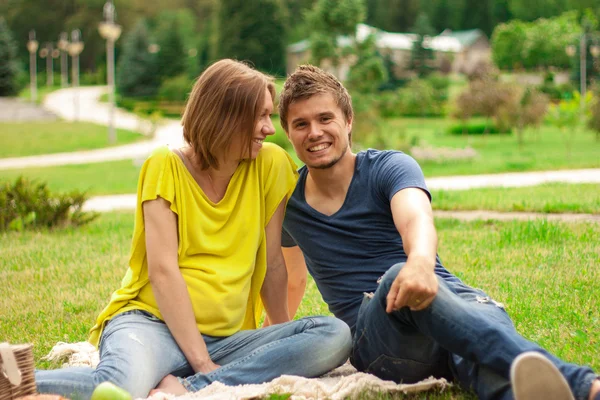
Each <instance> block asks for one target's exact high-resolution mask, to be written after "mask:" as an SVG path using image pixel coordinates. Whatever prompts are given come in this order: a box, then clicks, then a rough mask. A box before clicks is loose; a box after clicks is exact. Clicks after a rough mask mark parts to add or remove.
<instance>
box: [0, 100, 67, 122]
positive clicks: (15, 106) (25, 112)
mask: <svg viewBox="0 0 600 400" xmlns="http://www.w3.org/2000/svg"><path fill="white" fill-rule="evenodd" d="M54 120H56V115H54V114H53V113H51V112H50V111H48V110H45V109H44V108H42V107H40V106H38V105H36V104H31V103H30V102H27V101H25V100H23V99H18V98H14V97H0V122H22V121H54Z"/></svg>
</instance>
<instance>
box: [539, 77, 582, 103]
mask: <svg viewBox="0 0 600 400" xmlns="http://www.w3.org/2000/svg"><path fill="white" fill-rule="evenodd" d="M537 89H538V90H539V91H540V92H542V93H544V94H546V95H547V96H548V97H549V98H550V100H551V101H555V102H558V101H560V100H563V99H567V98H571V97H572V96H573V92H575V91H576V90H577V88H576V87H575V85H574V84H573V83H572V82H565V83H561V84H560V85H557V84H555V83H554V82H552V81H544V83H543V84H541V85H540V86H539V87H538V88H537Z"/></svg>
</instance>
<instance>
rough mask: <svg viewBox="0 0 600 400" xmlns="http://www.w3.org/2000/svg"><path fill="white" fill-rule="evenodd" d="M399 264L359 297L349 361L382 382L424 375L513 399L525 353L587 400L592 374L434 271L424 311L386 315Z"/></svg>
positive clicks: (580, 399)
mask: <svg viewBox="0 0 600 400" xmlns="http://www.w3.org/2000/svg"><path fill="white" fill-rule="evenodd" d="M403 266H404V263H401V264H396V265H394V266H392V267H391V268H390V269H389V270H388V271H387V272H386V274H385V275H384V276H383V278H382V280H381V283H380V285H379V287H378V289H377V291H376V292H375V294H374V296H373V297H372V298H370V297H369V296H367V295H365V298H364V299H363V303H362V305H361V307H360V311H359V314H358V320H357V323H356V329H355V332H354V338H353V350H352V355H351V357H350V361H351V362H352V364H353V365H354V366H355V367H356V368H357V369H358V370H359V371H365V372H369V373H372V374H374V375H377V376H378V377H380V378H382V379H388V380H393V381H396V382H404V383H413V382H417V381H419V380H422V379H425V378H428V377H429V376H435V377H445V378H450V379H451V380H456V381H458V382H459V383H460V385H461V386H462V387H463V388H465V389H467V390H474V391H475V393H477V396H478V397H479V398H480V399H512V398H513V395H512V390H511V387H510V380H509V371H510V365H511V363H512V361H513V360H514V359H515V358H516V357H517V356H518V355H519V354H521V353H523V352H525V351H537V352H540V353H543V354H544V355H545V356H546V357H548V358H549V359H550V360H551V361H552V362H553V363H554V364H555V365H556V366H557V367H558V369H559V370H560V371H561V373H562V374H563V375H564V376H565V378H566V379H567V381H568V382H569V385H570V387H571V390H572V391H573V394H574V396H575V398H576V399H577V400H587V397H588V395H589V391H590V388H591V385H592V382H593V380H594V379H596V378H597V377H596V375H595V374H594V373H593V371H592V370H591V369H590V368H587V367H580V366H577V365H574V364H568V363H565V362H564V361H561V360H560V359H558V358H556V357H554V356H553V355H551V354H549V353H548V352H547V351H546V350H544V349H542V348H541V347H540V346H538V345H537V344H535V343H533V342H530V341H528V340H526V339H524V338H523V337H522V336H521V335H519V334H518V333H517V331H516V330H515V328H514V325H513V323H512V321H511V320H510V317H509V316H508V314H507V313H506V311H505V310H504V307H503V306H502V304H500V303H497V302H495V301H494V300H492V299H490V298H489V297H488V296H487V295H486V294H485V293H484V292H483V291H481V290H479V289H474V288H471V287H469V286H467V285H465V284H464V283H462V282H461V281H460V279H458V278H457V277H455V276H454V275H452V274H450V273H449V272H448V271H447V270H445V269H444V268H441V267H436V275H437V277H438V281H439V290H438V294H437V296H436V297H435V299H434V300H433V302H432V303H431V304H430V305H429V306H428V307H427V308H426V309H424V310H421V311H411V310H410V309H409V308H407V307H404V308H402V309H400V310H397V311H394V312H392V313H391V314H387V313H386V311H385V308H386V295H387V293H388V292H389V289H390V287H391V285H392V282H393V281H394V279H395V278H396V276H397V275H398V272H399V271H400V269H401V268H402V267H403Z"/></svg>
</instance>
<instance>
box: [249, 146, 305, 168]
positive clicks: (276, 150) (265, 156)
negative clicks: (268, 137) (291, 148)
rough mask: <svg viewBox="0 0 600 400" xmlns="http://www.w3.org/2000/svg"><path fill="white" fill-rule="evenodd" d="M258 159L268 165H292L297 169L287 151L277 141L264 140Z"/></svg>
mask: <svg viewBox="0 0 600 400" xmlns="http://www.w3.org/2000/svg"><path fill="white" fill-rule="evenodd" d="M256 161H257V162H259V163H261V164H266V165H272V164H278V165H281V164H284V165H291V166H292V167H293V168H294V169H296V165H295V164H294V161H293V160H292V158H291V157H290V155H289V154H288V153H287V151H285V150H284V149H282V148H281V147H279V146H278V145H276V144H275V143H269V142H264V143H263V147H262V149H260V152H259V153H258V156H257V157H256Z"/></svg>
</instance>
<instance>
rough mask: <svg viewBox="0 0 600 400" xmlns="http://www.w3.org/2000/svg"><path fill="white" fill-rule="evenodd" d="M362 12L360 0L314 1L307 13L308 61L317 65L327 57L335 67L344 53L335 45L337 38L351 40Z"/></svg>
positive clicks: (363, 12)
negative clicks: (309, 33) (309, 51)
mask: <svg viewBox="0 0 600 400" xmlns="http://www.w3.org/2000/svg"><path fill="white" fill-rule="evenodd" d="M365 11H366V10H365V4H364V1H363V0H317V2H316V3H315V5H314V7H313V8H312V9H311V10H310V11H309V12H308V13H307V22H308V26H309V28H310V30H311V35H310V49H311V55H312V60H311V62H312V63H313V64H316V65H320V64H321V62H322V61H323V60H324V59H327V60H329V61H330V63H331V64H332V65H333V66H334V67H337V65H338V64H339V61H340V59H341V58H342V57H343V56H344V55H345V52H344V49H343V48H341V47H339V46H338V37H339V36H346V37H348V38H350V40H351V41H352V42H354V37H355V33H356V25H357V24H359V23H360V22H362V21H363V20H364V17H365Z"/></svg>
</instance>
